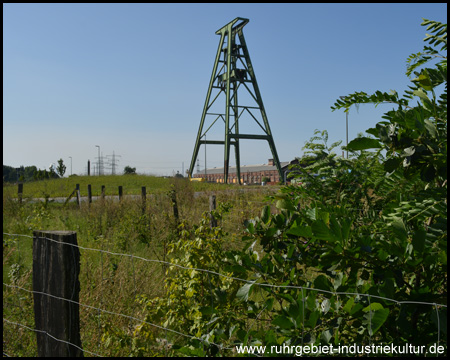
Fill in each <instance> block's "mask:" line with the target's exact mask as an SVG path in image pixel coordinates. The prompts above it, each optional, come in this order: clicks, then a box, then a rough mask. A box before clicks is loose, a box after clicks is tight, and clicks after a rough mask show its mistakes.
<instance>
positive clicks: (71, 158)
mask: <svg viewBox="0 0 450 360" xmlns="http://www.w3.org/2000/svg"><path fill="white" fill-rule="evenodd" d="M69 158H70V175H72V156H69Z"/></svg>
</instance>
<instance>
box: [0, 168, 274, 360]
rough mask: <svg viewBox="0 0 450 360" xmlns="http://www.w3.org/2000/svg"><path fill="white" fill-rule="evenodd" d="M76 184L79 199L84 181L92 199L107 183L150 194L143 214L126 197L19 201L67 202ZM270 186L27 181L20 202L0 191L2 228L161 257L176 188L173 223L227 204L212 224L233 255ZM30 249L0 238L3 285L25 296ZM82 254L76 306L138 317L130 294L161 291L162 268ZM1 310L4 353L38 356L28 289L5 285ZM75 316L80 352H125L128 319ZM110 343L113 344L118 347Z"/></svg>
mask: <svg viewBox="0 0 450 360" xmlns="http://www.w3.org/2000/svg"><path fill="white" fill-rule="evenodd" d="M75 184H80V188H81V189H82V195H86V193H87V185H88V184H91V185H92V188H93V195H99V193H100V189H101V185H105V186H106V194H107V195H116V194H117V187H118V186H119V185H122V186H123V188H124V194H134V195H138V194H140V193H141V187H142V186H146V187H147V194H148V195H150V194H152V196H151V197H148V200H147V203H146V209H145V212H144V213H142V208H141V202H140V199H139V198H138V199H130V198H124V200H123V201H122V202H118V201H112V200H106V201H95V202H93V203H92V204H91V205H90V206H89V205H88V204H87V203H83V204H82V207H81V209H80V208H78V207H77V205H76V203H69V204H67V205H66V206H64V205H63V204H60V203H52V202H37V203H32V202H30V201H27V198H28V199H29V198H32V197H33V198H34V197H50V198H52V197H59V196H68V195H69V194H70V193H71V192H72V191H73V189H74V188H75ZM83 189H85V190H83ZM276 189H277V187H268V186H265V187H261V186H259V187H249V186H246V187H239V186H236V185H222V184H207V183H194V182H189V181H186V180H185V179H163V178H154V177H149V176H140V175H136V176H135V175H131V176H104V177H73V178H68V179H56V180H47V181H39V182H35V183H26V184H25V186H24V198H25V199H24V201H23V202H22V204H20V203H18V202H17V201H16V199H14V198H15V197H16V196H17V185H7V186H4V188H3V190H4V193H3V232H4V233H9V234H24V235H28V236H32V232H33V230H72V231H76V232H77V240H78V244H79V245H80V246H82V247H85V248H91V249H101V250H108V251H109V252H114V253H120V254H132V255H133V256H139V257H142V258H145V259H155V260H164V259H166V249H167V245H168V243H169V242H171V241H174V240H176V237H177V235H176V234H177V232H176V224H177V221H176V219H175V218H174V212H173V206H172V205H173V204H172V201H171V199H170V196H169V191H171V190H172V191H175V193H176V199H177V205H178V209H179V219H178V221H179V222H184V223H185V224H186V226H187V227H192V226H194V225H195V224H197V223H198V222H199V221H200V219H201V218H202V214H203V213H204V212H205V211H208V210H209V195H210V194H213V193H214V194H216V199H217V206H220V204H224V203H226V204H228V205H229V206H230V211H229V212H228V213H227V214H226V215H225V216H224V217H223V219H221V220H220V222H219V225H220V226H222V227H223V229H224V230H225V231H226V234H227V235H226V237H225V238H224V239H223V241H224V246H225V247H226V248H228V249H233V248H234V249H237V248H240V247H241V246H242V244H241V243H240V242H239V239H240V236H241V234H242V232H243V230H244V228H245V226H244V221H246V220H248V219H250V218H252V217H254V216H259V215H260V213H261V208H262V206H263V204H267V201H266V200H265V196H266V195H268V194H271V193H273V192H274V191H276ZM249 190H250V191H249ZM195 193H196V196H194V194H195ZM32 243H33V239H32V238H30V237H18V236H8V235H4V236H3V282H4V284H7V285H14V286H17V287H20V288H24V289H29V290H31V288H32V284H31V280H32V261H33V259H32ZM80 252H81V272H80V283H81V292H80V303H81V304H86V305H89V306H92V307H95V308H102V309H104V310H107V311H111V312H114V313H119V314H126V315H128V316H133V317H136V318H142V308H141V307H140V306H139V304H138V303H137V302H136V301H135V300H136V296H138V295H145V296H146V297H148V298H152V297H155V296H161V295H163V293H164V275H163V274H164V269H163V267H162V266H161V265H160V264H158V263H151V262H145V261H139V260H137V259H134V260H133V259H130V257H129V256H119V255H111V254H106V253H102V252H96V251H89V250H80ZM3 314H4V318H5V319H7V320H8V321H9V322H5V321H4V322H3V352H4V353H5V354H7V355H9V356H37V352H36V351H37V350H36V349H37V348H36V335H35V333H34V332H33V331H31V330H29V329H27V328H25V327H24V326H26V327H28V328H31V329H32V328H33V327H34V317H33V316H34V315H33V296H32V293H30V292H27V291H24V290H21V289H18V288H11V287H7V286H5V285H4V286H3ZM80 319H81V320H80V321H81V323H80V325H81V338H82V344H83V348H84V349H86V350H88V351H91V352H93V353H96V354H97V353H98V354H101V355H103V356H128V355H129V354H130V351H131V346H132V344H131V335H132V332H133V328H134V327H135V326H137V325H138V324H137V323H136V322H133V321H130V320H129V319H128V318H125V317H121V316H117V315H111V314H107V313H104V312H101V313H100V311H97V310H95V309H92V308H87V307H80ZM10 322H15V323H18V324H22V326H16V325H13V324H11V323H10ZM108 339H109V340H108ZM111 339H113V340H114V339H117V342H114V341H111ZM123 339H130V343H129V344H128V343H126V344H125V343H123ZM86 355H88V354H86ZM147 355H148V356H149V355H164V353H163V352H161V351H160V350H158V348H155V352H154V353H153V354H147Z"/></svg>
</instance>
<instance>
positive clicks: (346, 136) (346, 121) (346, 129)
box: [339, 96, 348, 159]
mask: <svg viewBox="0 0 450 360" xmlns="http://www.w3.org/2000/svg"><path fill="white" fill-rule="evenodd" d="M339 97H340V98H341V99H342V100H345V96H339ZM347 110H348V109H347ZM345 146H346V147H347V148H348V111H346V113H345ZM347 159H348V149H347Z"/></svg>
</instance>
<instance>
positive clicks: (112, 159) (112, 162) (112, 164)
mask: <svg viewBox="0 0 450 360" xmlns="http://www.w3.org/2000/svg"><path fill="white" fill-rule="evenodd" d="M116 157H121V156H120V155H116V154H115V152H114V151H113V153H112V155H106V158H107V159H108V169H111V174H112V175H116V167H117V163H118V162H119V160H117V159H116Z"/></svg>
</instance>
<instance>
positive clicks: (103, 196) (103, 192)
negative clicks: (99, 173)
mask: <svg viewBox="0 0 450 360" xmlns="http://www.w3.org/2000/svg"><path fill="white" fill-rule="evenodd" d="M102 200H105V185H102Z"/></svg>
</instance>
